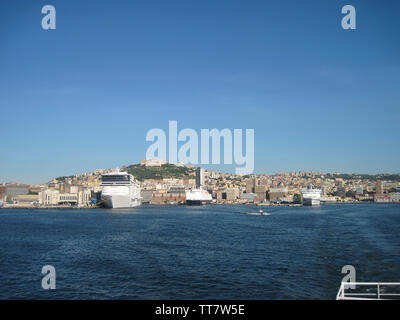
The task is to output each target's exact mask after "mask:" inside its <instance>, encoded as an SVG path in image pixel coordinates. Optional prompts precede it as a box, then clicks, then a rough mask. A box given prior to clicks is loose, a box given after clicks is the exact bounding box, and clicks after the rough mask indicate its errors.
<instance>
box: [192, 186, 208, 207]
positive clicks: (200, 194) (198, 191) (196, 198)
mask: <svg viewBox="0 0 400 320" xmlns="http://www.w3.org/2000/svg"><path fill="white" fill-rule="evenodd" d="M211 201H212V197H211V194H210V193H209V192H208V191H207V190H204V189H203V188H202V187H199V188H195V189H192V190H187V191H186V204H187V205H189V206H192V205H205V204H209V203H211Z"/></svg>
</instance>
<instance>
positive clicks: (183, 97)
mask: <svg viewBox="0 0 400 320" xmlns="http://www.w3.org/2000/svg"><path fill="white" fill-rule="evenodd" d="M46 4H52V5H54V6H55V8H56V19H57V20H56V30H48V31H45V30H43V29H42V27H41V20H42V17H43V15H42V14H41V9H42V6H43V5H46ZM346 4H351V5H353V6H354V7H355V8H356V13H357V29H356V30H343V29H342V28H341V19H342V17H343V15H342V14H341V8H342V6H344V5H346ZM399 15H400V2H399V1H385V0H384V1H377V0H376V1H367V0H362V1H355V0H346V1H341V0H329V1H320V0H315V1H308V0H307V1H306V0H301V1H300V0H292V1H266V0H263V1H248V0H246V1H235V0H229V1H223V0H212V1H211V0H210V1H208V0H182V1H175V0H168V1H167V0H162V1H161V0H160V1H152V0H146V1H144V0H142V1H84V0H83V1H73V0H68V1H65V0H64V1H54V0H51V1H50V0H47V1H33V0H29V1H21V0H13V1H11V0H2V1H1V2H0V117H1V123H0V139H1V147H0V181H21V182H28V183H42V182H46V181H48V180H50V179H51V178H53V177H55V176H61V175H70V174H76V173H82V172H86V171H91V170H93V169H96V168H111V167H118V166H121V165H127V164H133V163H138V162H139V161H140V160H141V159H144V158H145V154H146V149H147V147H148V146H149V145H150V143H149V142H146V141H145V136H146V133H147V131H148V130H150V129H152V128H162V129H164V130H167V128H168V121H169V120H177V121H178V128H179V129H183V128H193V129H195V130H198V131H200V129H201V128H210V129H211V128H218V129H223V128H230V129H232V130H233V129H234V128H242V129H246V128H253V129H254V130H255V173H277V172H284V171H300V170H314V171H329V172H332V171H340V172H359V173H377V172H399V171H400V170H399V163H400V162H399V160H400V148H399V146H400V130H399V122H400V113H399V110H400V109H399V108H400V41H399V39H400V19H399ZM206 168H210V167H207V166H206ZM218 169H221V170H224V171H233V169H232V167H231V166H227V167H224V166H222V167H218Z"/></svg>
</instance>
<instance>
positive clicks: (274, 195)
mask: <svg viewBox="0 0 400 320" xmlns="http://www.w3.org/2000/svg"><path fill="white" fill-rule="evenodd" d="M287 195H288V189H287V188H271V189H269V192H268V198H269V201H271V202H276V201H281V199H283V198H286V196H287Z"/></svg>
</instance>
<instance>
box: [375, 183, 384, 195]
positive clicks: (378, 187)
mask: <svg viewBox="0 0 400 320" xmlns="http://www.w3.org/2000/svg"><path fill="white" fill-rule="evenodd" d="M376 194H383V183H382V181H377V182H376Z"/></svg>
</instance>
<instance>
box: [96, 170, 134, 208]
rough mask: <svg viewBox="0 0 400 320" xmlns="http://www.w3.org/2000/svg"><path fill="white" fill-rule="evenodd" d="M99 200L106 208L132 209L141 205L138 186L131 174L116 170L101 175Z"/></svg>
mask: <svg viewBox="0 0 400 320" xmlns="http://www.w3.org/2000/svg"><path fill="white" fill-rule="evenodd" d="M101 179H102V184H101V186H102V192H101V200H102V201H103V206H104V207H106V208H114V209H116V208H132V207H137V206H140V205H141V200H142V197H141V196H140V185H139V183H138V182H137V181H136V180H135V179H134V177H133V176H132V175H131V174H128V173H126V172H120V171H119V170H116V171H115V172H112V173H107V174H103V175H102V177H101Z"/></svg>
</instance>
